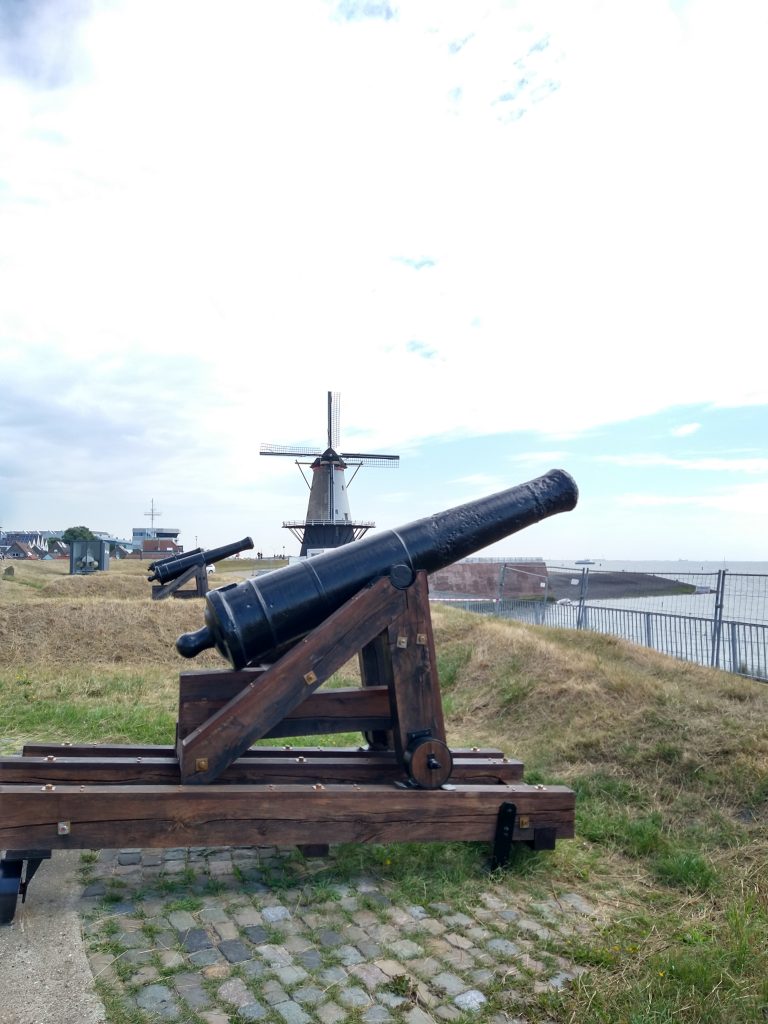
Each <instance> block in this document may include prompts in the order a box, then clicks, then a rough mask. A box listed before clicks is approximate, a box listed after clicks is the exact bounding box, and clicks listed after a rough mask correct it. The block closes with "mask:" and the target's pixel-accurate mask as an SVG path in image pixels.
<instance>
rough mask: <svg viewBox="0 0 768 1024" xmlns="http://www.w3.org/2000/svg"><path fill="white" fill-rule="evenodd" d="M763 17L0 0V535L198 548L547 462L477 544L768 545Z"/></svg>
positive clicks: (345, 4)
mask: <svg viewBox="0 0 768 1024" xmlns="http://www.w3.org/2000/svg"><path fill="white" fill-rule="evenodd" d="M767 50H768V4H765V3H764V2H763V0H729V2H728V3H727V4H724V3H721V2H717V0H689V2H684V0H673V2H670V0H605V2H600V0H591V2H581V0H562V2H554V0H552V2H548V0H536V2H525V0H523V2H520V3H511V2H503V0H489V2H487V0H461V2H451V0H401V2H399V3H398V2H396V0H292V2H284V3H274V2H273V3H267V2H260V0H221V2H219V3H216V4H212V3H210V0H207V2H198V0H125V2H119V0H114V2H99V0H92V2H91V0H50V2H44V0H0V526H2V527H3V528H5V529H23V528H24V529H33V528H35V529H57V528H59V529H61V528H65V527H67V526H71V525H78V524H81V523H82V524H85V525H87V526H90V527H91V528H92V529H97V530H108V531H111V532H113V533H115V534H117V535H118V536H130V533H131V529H132V527H134V526H142V525H148V523H149V521H150V520H149V517H147V516H146V513H147V512H148V511H150V508H151V504H150V503H151V502H154V507H155V508H156V509H157V510H159V511H160V512H161V513H162V515H161V516H160V518H159V519H157V520H156V523H157V524H158V525H163V526H176V527H178V528H180V529H181V531H182V536H181V541H182V543H184V544H185V546H187V547H193V546H194V545H195V541H197V542H198V543H199V544H202V545H205V546H214V545H217V544H222V543H226V542H228V541H230V540H235V539H239V538H240V537H242V536H244V535H245V534H250V535H251V536H252V537H253V538H254V541H255V543H256V546H257V547H259V548H261V549H262V550H264V551H266V552H270V553H271V552H272V551H277V552H281V551H282V549H283V546H285V550H286V553H296V552H297V551H298V545H297V543H296V541H295V540H294V539H293V538H292V536H291V535H290V534H289V533H288V532H287V531H285V530H283V529H281V523H282V521H283V520H284V519H300V518H302V517H303V516H304V514H305V512H306V506H307V497H308V491H307V488H306V485H305V483H304V481H303V480H302V478H301V476H300V475H299V471H298V469H297V468H296V466H295V465H294V464H293V462H292V461H291V460H290V459H287V458H286V459H277V458H263V457H259V454H258V451H259V445H260V444H261V443H262V442H276V443H281V442H283V443H286V444H294V445H300V444H307V445H315V444H317V445H319V446H320V447H321V448H322V447H324V442H325V432H326V393H327V392H328V391H329V390H332V391H339V392H340V393H341V396H342V397H341V439H342V448H345V449H346V450H350V449H352V450H356V451H368V452H385V453H394V454H399V455H400V457H401V458H400V468H399V469H397V470H379V469H373V468H370V469H363V470H361V471H360V473H359V474H358V476H357V478H356V479H355V481H354V482H353V484H352V486H351V488H350V492H349V499H350V506H351V511H352V514H353V516H354V517H356V518H360V519H374V520H376V522H377V525H378V526H379V527H383V528H386V527H392V526H396V525H398V524H401V523H406V522H409V521H411V520H413V519H416V518H419V517H421V516H424V515H429V514H430V513H432V512H436V511H438V510H440V509H442V508H448V507H451V506H453V505H456V504H459V503H461V502H464V501H467V500H470V499H472V498H475V497H481V496H483V495H485V494H489V493H492V492H494V491H497V490H501V489H503V488H505V487H509V486H511V485H513V484H516V483H519V482H521V481H523V480H527V479H530V478H531V477H534V476H538V475H539V474H540V473H543V472H546V471H547V470H548V469H550V468H552V467H553V466H560V467H562V468H564V469H566V470H568V471H569V472H570V473H571V474H572V475H573V476H574V478H575V479H576V481H577V483H578V484H579V488H580V492H581V499H580V503H579V506H578V508H577V509H576V510H575V511H573V512H571V513H567V514H564V515H560V516H557V517H555V518H553V519H551V520H549V521H547V522H546V523H543V524H540V525H537V526H534V527H532V528H530V529H529V530H527V531H525V532H524V533H522V534H520V535H518V536H516V537H514V538H510V539H509V540H508V541H505V542H504V543H503V544H501V545H498V546H497V548H496V549H494V551H492V552H488V553H492V554H499V553H503V554H508V555H510V556H513V555H534V554H539V555H544V556H546V557H563V558H566V557H570V558H580V557H587V556H589V557H600V558H622V559H632V558H691V559H723V558H727V559H748V560H749V559H765V558H766V557H768V556H767V555H766V543H765V537H766V509H767V508H768V444H767V439H768V415H767V413H766V409H767V405H766V402H767V400H768V372H766V371H767V369H768V367H767V366H766V362H767V360H766V340H767V337H768V335H767V332H766V326H767V325H768V313H767V311H766V301H767V300H766V295H767V294H768V293H767V292H766V271H767V270H768V267H767V266H766V263H767V262H768V260H767V257H766V239H767V238H768V201H767V200H766V191H767V189H768V186H767V185H766V182H768V145H766V141H765V124H766V119H765V101H766V96H768V62H766V59H765V53H766V51H767Z"/></svg>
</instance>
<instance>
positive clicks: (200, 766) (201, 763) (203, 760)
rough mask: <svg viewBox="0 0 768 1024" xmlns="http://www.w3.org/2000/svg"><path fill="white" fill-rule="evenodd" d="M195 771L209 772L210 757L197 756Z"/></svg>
mask: <svg viewBox="0 0 768 1024" xmlns="http://www.w3.org/2000/svg"><path fill="white" fill-rule="evenodd" d="M195 771H196V772H207V771H208V758H207V757H198V758H197V760H196V761H195Z"/></svg>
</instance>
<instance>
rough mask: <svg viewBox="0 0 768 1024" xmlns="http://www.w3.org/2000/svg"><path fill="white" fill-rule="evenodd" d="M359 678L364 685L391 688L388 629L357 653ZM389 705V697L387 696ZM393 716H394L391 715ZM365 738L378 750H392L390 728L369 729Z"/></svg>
mask: <svg viewBox="0 0 768 1024" xmlns="http://www.w3.org/2000/svg"><path fill="white" fill-rule="evenodd" d="M358 664H359V666H360V679H361V680H362V683H363V686H364V687H374V686H385V687H387V692H388V694H389V693H391V689H392V652H391V651H390V649H389V631H388V630H386V629H384V630H382V631H381V633H379V635H378V636H375V637H374V638H373V640H371V642H370V643H367V644H366V645H365V646H364V647H363V648H362V650H361V651H360V652H359V654H358ZM387 703H388V705H389V697H388V698H387ZM392 717H394V716H392ZM365 738H366V740H367V741H368V742H369V743H370V744H371V746H373V747H375V748H377V749H379V750H392V749H393V748H394V739H393V736H392V730H391V728H387V729H376V730H371V731H370V732H368V733H367V734H366V737H365Z"/></svg>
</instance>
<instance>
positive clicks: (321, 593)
mask: <svg viewBox="0 0 768 1024" xmlns="http://www.w3.org/2000/svg"><path fill="white" fill-rule="evenodd" d="M577 499H578V488H577V487H576V483H575V482H574V480H573V478H572V477H571V476H570V475H569V474H568V473H566V472H565V471H564V470H561V469H553V470H550V472H549V473H546V474H545V475H544V476H540V477H537V478H536V479H535V480H529V481H528V482H527V483H523V484H518V485H517V486H516V487H511V488H509V490H506V491H500V492H499V493H498V494H492V495H489V496H488V497H485V498H480V499H478V500H477V501H470V502H468V503H467V504H466V505H459V506H457V507H456V508H452V509H448V510H446V511H444V512H438V513H437V514H435V515H433V516H429V517H427V518H426V519H418V520H416V521H415V522H413V523H408V524H407V525H406V526H401V527H398V528H397V529H395V530H386V531H383V532H382V533H377V534H373V535H371V536H368V537H365V538H364V539H363V540H358V541H354V542H353V543H351V544H345V545H343V546H342V547H339V548H334V549H333V550H332V551H326V552H325V553H324V554H322V555H316V556H315V557H314V558H307V559H304V560H302V561H301V562H296V563H294V564H293V565H289V566H286V567H285V568H281V569H276V570H274V571H273V572H269V573H266V574H265V575H263V576H260V577H258V579H249V580H245V581H243V582H242V583H232V584H230V585H229V586H226V587H221V588H220V589H218V590H214V591H212V592H211V593H210V594H208V596H207V597H206V608H205V625H204V626H203V627H202V628H201V629H199V630H197V631H196V632H195V633H185V634H183V635H182V636H180V637H179V638H178V640H177V641H176V649H177V650H178V652H179V654H181V655H182V656H183V657H185V658H193V657H195V655H197V654H199V653H200V652H201V651H204V650H206V649H207V648H209V647H216V649H217V650H218V652H219V653H220V654H221V655H222V657H224V658H226V659H227V660H228V661H229V662H230V664H231V665H232V666H233V667H234V668H236V669H239V668H243V667H244V666H246V665H248V664H253V663H257V662H258V661H260V660H268V655H269V654H270V653H271V652H276V651H278V650H280V649H284V648H285V646H286V645H287V644H290V643H291V642H294V641H297V640H299V639H300V638H301V637H302V636H304V635H305V634H306V633H308V632H309V631H310V630H311V629H314V628H315V627H316V626H319V625H320V623H321V622H323V620H324V619H326V618H327V617H328V616H329V615H330V614H332V613H333V612H334V611H336V609H337V608H340V607H341V605H342V604H344V602H345V601H348V600H349V599H350V598H351V597H353V596H354V594H356V593H357V592H358V591H359V590H361V589H362V588H363V587H365V586H366V585H368V584H369V583H371V582H373V581H374V580H376V579H378V578H379V577H381V576H386V575H388V574H389V573H390V571H391V570H392V569H393V568H394V567H396V566H397V567H398V572H397V573H395V574H394V575H393V582H398V578H399V579H400V580H402V582H404V583H405V584H406V585H407V583H408V582H409V581H410V580H412V579H413V574H414V573H415V572H418V571H419V570H422V569H423V570H424V571H426V572H427V573H432V572H436V571H437V570H438V569H442V568H444V567H445V566H447V565H450V564H451V563H452V562H456V561H458V560H459V559H460V558H466V557H467V556H468V555H471V554H472V553H473V552H474V551H479V550H480V549H481V548H484V547H487V546H488V545H489V544H494V543H495V542H496V541H499V540H503V538H504V537H507V536H509V535H510V534H512V533H517V531H518V530H523V529H525V527H527V526H531V525H532V524H533V523H537V522H539V521H540V520H542V519H546V518H547V517H548V516H551V515H555V514H556V513H558V512H567V511H569V510H570V509H572V508H574V506H575V505H576V501H577Z"/></svg>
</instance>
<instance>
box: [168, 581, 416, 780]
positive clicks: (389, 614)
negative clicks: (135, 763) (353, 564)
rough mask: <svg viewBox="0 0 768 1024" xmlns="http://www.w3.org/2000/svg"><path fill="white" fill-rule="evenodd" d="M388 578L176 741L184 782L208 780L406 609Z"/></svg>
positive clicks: (349, 603)
mask: <svg viewBox="0 0 768 1024" xmlns="http://www.w3.org/2000/svg"><path fill="white" fill-rule="evenodd" d="M404 604H405V599H404V597H403V591H400V590H397V589H396V588H395V587H393V586H392V584H391V583H390V582H389V580H388V579H381V580H378V581H377V582H376V583H374V584H373V585H372V586H371V587H367V588H365V589H364V590H361V591H360V592H359V593H357V594H355V596H354V597H353V598H351V599H350V600H349V601H347V602H346V604H344V605H342V607H341V608H339V609H338V610H337V611H336V612H334V613H333V614H332V615H330V616H329V617H328V619H326V621H325V622H324V623H323V624H322V625H321V626H319V627H318V628H317V629H315V630H313V632H311V633H310V634H309V636H307V637H305V638H304V639H303V640H302V641H301V642H300V643H299V644H297V645H296V646H295V647H293V648H292V649H291V650H290V651H289V652H288V653H287V654H286V655H285V656H284V657H283V658H281V659H280V661H278V662H276V664H274V665H273V666H272V667H271V668H270V669H268V670H267V671H266V672H265V673H264V675H263V676H261V677H260V679H259V681H258V685H257V684H255V683H250V684H249V685H248V686H247V687H245V689H243V690H241V691H240V693H238V694H237V695H236V696H235V697H233V698H232V700H230V701H229V702H228V703H227V704H225V706H224V707H223V708H221V710H219V711H217V712H216V713H215V714H214V715H212V716H211V717H210V718H209V719H208V720H207V721H206V722H205V723H204V724H203V725H201V726H199V727H198V728H197V729H196V730H195V731H194V732H193V733H190V735H189V736H186V737H184V738H179V740H178V742H177V752H178V755H179V764H180V767H181V777H182V780H183V781H184V782H185V783H188V784H190V783H192V784H198V783H209V782H212V781H213V780H214V779H216V778H217V777H218V776H219V775H220V774H221V772H222V771H223V770H224V769H225V768H226V766H227V765H228V764H230V763H231V762H232V761H234V760H235V758H237V757H239V756H240V755H241V754H242V753H243V752H244V751H245V750H247V749H248V747H249V746H250V745H251V743H252V742H253V741H254V740H256V739H259V738H260V737H262V736H264V735H265V734H266V733H267V732H268V731H269V730H270V729H273V728H274V727H275V726H276V725H277V724H278V722H280V721H281V720H282V719H283V718H285V716H286V715H287V714H288V713H289V712H290V711H292V710H293V709H294V708H295V707H297V706H298V705H299V704H300V703H301V702H302V701H303V700H304V699H305V698H306V697H307V696H308V694H309V693H312V692H313V691H314V690H316V689H317V688H318V687H319V686H321V685H322V683H324V682H325V681H326V680H327V679H329V678H330V677H331V676H332V675H333V673H334V672H335V671H337V670H338V669H339V668H341V666H342V665H344V664H346V662H347V661H349V659H350V658H351V657H352V655H353V654H355V653H356V652H357V651H358V650H360V648H361V647H362V646H363V645H364V644H366V643H368V642H369V641H370V640H371V639H372V638H373V637H374V636H376V635H377V634H378V633H380V632H381V630H382V629H384V628H386V626H387V625H388V624H389V623H390V622H391V621H392V620H393V619H394V618H396V617H397V615H398V614H400V613H401V612H402V609H403V607H404Z"/></svg>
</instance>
